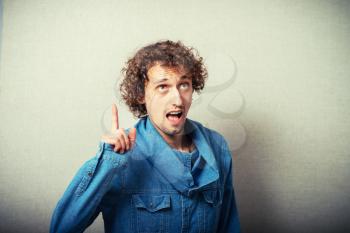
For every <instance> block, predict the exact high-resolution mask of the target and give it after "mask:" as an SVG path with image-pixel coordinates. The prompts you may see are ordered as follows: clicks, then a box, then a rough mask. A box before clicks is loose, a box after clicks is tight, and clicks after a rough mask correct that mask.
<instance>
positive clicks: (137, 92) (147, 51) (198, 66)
mask: <svg viewBox="0 0 350 233" xmlns="http://www.w3.org/2000/svg"><path fill="white" fill-rule="evenodd" d="M156 63H157V64H160V65H162V66H169V67H180V66H182V67H183V68H185V70H186V71H187V72H189V73H190V76H191V78H192V88H193V90H194V91H196V92H197V93H200V91H201V90H203V88H204V83H205V80H206V79H207V77H208V73H207V70H206V68H205V66H204V64H203V58H202V57H200V56H199V55H198V51H197V50H196V49H194V48H192V47H186V46H185V45H183V43H182V42H181V41H177V42H173V41H170V40H165V41H158V42H156V43H154V44H150V45H148V46H145V47H143V48H141V49H140V50H138V51H137V52H136V54H135V55H134V57H132V58H130V59H129V60H128V61H127V62H126V64H125V67H124V68H123V69H122V76H123V81H122V83H121V84H120V87H119V89H120V93H121V97H122V100H123V101H124V102H125V104H126V105H127V106H128V107H129V109H130V111H131V112H132V114H133V115H134V116H135V117H137V118H140V117H142V116H144V115H146V114H147V110H146V106H145V104H144V103H141V102H142V100H143V99H144V96H145V82H146V81H149V80H148V77H147V71H148V69H150V68H151V67H152V66H153V65H155V64H156Z"/></svg>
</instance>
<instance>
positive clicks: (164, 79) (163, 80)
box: [153, 75, 190, 84]
mask: <svg viewBox="0 0 350 233" xmlns="http://www.w3.org/2000/svg"><path fill="white" fill-rule="evenodd" d="M180 79H181V80H184V79H190V77H189V76H187V75H183V76H181V78H180ZM168 80H169V79H168V78H162V79H160V80H157V81H155V82H153V84H158V83H162V82H165V81H168Z"/></svg>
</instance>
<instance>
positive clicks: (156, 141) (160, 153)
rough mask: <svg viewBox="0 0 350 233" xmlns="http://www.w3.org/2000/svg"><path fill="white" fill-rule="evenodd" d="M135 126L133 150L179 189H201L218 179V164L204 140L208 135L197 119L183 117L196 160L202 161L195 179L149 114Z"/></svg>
mask: <svg viewBox="0 0 350 233" xmlns="http://www.w3.org/2000/svg"><path fill="white" fill-rule="evenodd" d="M135 127H136V130H137V136H136V148H135V149H136V150H137V151H138V152H141V153H142V156H143V157H144V158H145V159H146V160H147V161H148V162H149V163H150V164H151V165H152V166H153V167H154V169H155V170H156V171H157V172H159V174H160V175H162V176H163V177H164V178H165V179H166V180H167V181H168V182H169V183H170V184H171V185H172V186H173V187H174V188H175V189H177V190H178V191H179V192H181V193H183V194H185V195H191V192H192V191H195V190H198V189H202V188H203V187H205V186H206V185H208V184H211V183H213V182H215V181H216V180H218V179H219V172H218V166H217V163H216V160H215V156H214V154H213V151H212V149H211V147H210V144H209V142H208V135H206V131H205V130H204V127H203V126H202V125H200V124H199V123H198V122H195V121H192V120H190V119H186V123H185V129H186V132H189V133H190V135H191V137H192V139H193V141H194V143H195V145H196V147H197V150H198V151H199V159H201V160H202V161H201V171H200V172H199V173H198V175H196V178H195V182H194V180H193V177H192V175H191V173H190V172H189V171H188V169H185V167H184V165H183V163H182V162H181V161H179V160H178V158H177V157H176V155H175V152H174V151H173V150H172V148H171V147H170V146H169V145H168V144H167V143H166V142H165V140H164V139H163V137H162V136H161V135H160V134H159V132H158V131H157V129H156V128H155V127H154V125H153V123H152V122H151V120H150V119H149V117H147V116H146V117H143V118H141V119H140V120H139V121H138V123H137V124H136V125H135ZM195 183H196V184H195Z"/></svg>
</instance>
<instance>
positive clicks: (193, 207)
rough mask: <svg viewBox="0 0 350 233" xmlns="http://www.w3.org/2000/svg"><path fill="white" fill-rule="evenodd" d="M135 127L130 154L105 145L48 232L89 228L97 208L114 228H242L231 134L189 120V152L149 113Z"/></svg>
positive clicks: (225, 232)
mask: <svg viewBox="0 0 350 233" xmlns="http://www.w3.org/2000/svg"><path fill="white" fill-rule="evenodd" d="M135 127H136V130H137V136H136V144H135V146H134V147H133V148H132V149H131V150H130V151H128V152H127V153H125V154H118V153H115V152H114V151H113V146H112V145H110V144H107V143H103V142H101V143H100V145H99V151H98V152H97V154H96V156H95V157H93V158H92V159H90V160H88V161H87V162H86V163H85V164H84V165H83V166H82V167H81V168H80V169H79V171H78V172H77V174H76V175H75V177H74V178H73V180H72V181H71V183H70V185H69V186H68V188H67V190H66V191H65V193H64V194H63V197H62V198H61V199H60V201H59V202H58V204H57V206H56V208H55V210H54V213H53V216H52V220H51V226H50V232H52V233H54V232H83V231H84V230H85V229H86V228H87V227H88V226H89V225H90V224H91V223H92V222H93V221H94V219H95V218H96V217H97V216H98V215H99V213H102V215H103V220H104V226H105V232H108V233H109V232H110V233H112V232H113V233H116V232H118V233H133V232H135V233H136V232H137V233H155V232H157V233H187V232H188V233H235V232H240V224H239V218H238V213H237V208H236V201H235V195H234V189H233V183H232V158H231V154H230V151H229V149H228V146H227V143H226V141H225V139H224V138H223V137H222V136H221V135H220V134H218V133H217V132H215V131H213V130H210V129H208V128H206V127H204V126H202V125H201V124H200V123H198V122H196V121H193V120H190V119H187V120H186V125H185V127H186V130H187V131H189V132H190V135H191V137H192V139H193V141H194V143H195V146H196V151H194V152H193V153H192V154H191V153H189V154H187V157H186V155H184V154H177V153H179V152H178V151H175V150H174V149H172V148H171V147H170V146H169V145H168V144H167V143H166V142H165V141H164V140H163V138H162V137H161V136H160V134H159V133H158V131H157V130H156V129H155V128H154V126H153V124H152V123H151V121H150V119H149V118H148V117H144V118H141V119H140V120H139V121H138V122H137V124H136V125H135ZM192 157H193V162H192V165H193V166H191V160H192V159H191V158H192ZM181 158H182V159H181Z"/></svg>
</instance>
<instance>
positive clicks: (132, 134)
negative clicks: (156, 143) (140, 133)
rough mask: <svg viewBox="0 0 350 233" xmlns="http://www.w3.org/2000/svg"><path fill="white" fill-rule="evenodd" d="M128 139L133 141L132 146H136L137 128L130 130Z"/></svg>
mask: <svg viewBox="0 0 350 233" xmlns="http://www.w3.org/2000/svg"><path fill="white" fill-rule="evenodd" d="M128 138H129V140H130V141H131V146H133V145H134V144H135V140H136V128H131V129H130V132H129V134H128Z"/></svg>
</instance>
